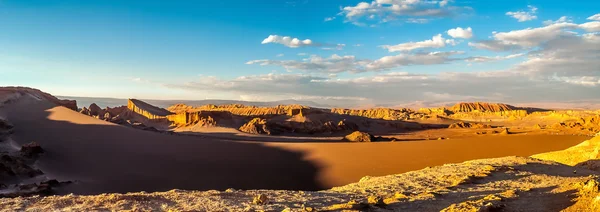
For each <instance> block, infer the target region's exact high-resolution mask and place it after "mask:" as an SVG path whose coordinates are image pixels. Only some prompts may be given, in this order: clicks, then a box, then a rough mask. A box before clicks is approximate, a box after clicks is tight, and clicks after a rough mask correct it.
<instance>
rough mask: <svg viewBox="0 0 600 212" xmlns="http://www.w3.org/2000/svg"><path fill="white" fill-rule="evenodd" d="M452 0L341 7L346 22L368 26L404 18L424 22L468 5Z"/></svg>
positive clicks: (456, 12) (378, 1)
mask: <svg viewBox="0 0 600 212" xmlns="http://www.w3.org/2000/svg"><path fill="white" fill-rule="evenodd" d="M450 2H452V1H448V0H441V1H421V0H375V1H371V2H370V3H369V2H360V3H358V4H356V5H355V6H346V7H343V8H341V12H340V13H339V14H338V15H343V16H344V17H345V19H346V20H345V21H346V22H350V23H352V24H355V25H357V26H369V25H372V24H367V22H370V23H386V22H392V21H396V20H404V21H405V22H408V23H426V22H428V21H429V20H430V19H432V18H442V17H454V16H457V15H459V14H460V13H461V12H462V11H468V10H470V8H469V7H456V6H450V5H449V3H450Z"/></svg>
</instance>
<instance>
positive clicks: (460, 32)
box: [447, 27, 473, 39]
mask: <svg viewBox="0 0 600 212" xmlns="http://www.w3.org/2000/svg"><path fill="white" fill-rule="evenodd" d="M447 33H448V35H449V36H450V37H453V38H464V39H469V38H471V37H473V29H471V27H467V28H466V29H463V28H460V27H456V28H455V29H450V30H448V31H447Z"/></svg>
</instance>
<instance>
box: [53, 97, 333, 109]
mask: <svg viewBox="0 0 600 212" xmlns="http://www.w3.org/2000/svg"><path fill="white" fill-rule="evenodd" d="M57 97H58V98H59V99H70V100H77V106H78V107H79V108H82V107H88V106H89V105H91V104H92V103H96V104H97V105H98V106H100V107H101V108H105V107H116V106H121V105H127V99H119V98H99V97H76V96H57ZM140 100H142V101H144V102H147V103H149V104H152V105H154V106H157V107H161V108H167V107H169V106H171V105H174V104H186V105H190V106H200V105H207V104H215V105H223V104H243V105H253V106H257V107H269V106H277V105H290V104H299V105H306V106H310V107H321V108H330V107H331V106H330V105H327V104H320V103H316V102H313V101H302V100H293V99H289V100H279V101H272V102H251V101H241V100H222V99H206V100H155V99H154V100H153V99H140Z"/></svg>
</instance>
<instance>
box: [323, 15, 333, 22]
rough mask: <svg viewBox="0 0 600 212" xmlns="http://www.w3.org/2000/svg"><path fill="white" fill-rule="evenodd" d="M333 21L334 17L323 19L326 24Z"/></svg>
mask: <svg viewBox="0 0 600 212" xmlns="http://www.w3.org/2000/svg"><path fill="white" fill-rule="evenodd" d="M333 20H335V16H334V17H327V18H325V22H327V21H333Z"/></svg>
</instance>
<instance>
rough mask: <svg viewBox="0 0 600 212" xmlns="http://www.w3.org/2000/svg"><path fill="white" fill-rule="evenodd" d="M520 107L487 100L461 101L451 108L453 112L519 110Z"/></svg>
mask: <svg viewBox="0 0 600 212" xmlns="http://www.w3.org/2000/svg"><path fill="white" fill-rule="evenodd" d="M517 109H518V108H517V107H515V106H512V105H507V104H502V103H487V102H471V103H466V102H461V103H458V104H456V105H454V106H452V107H451V108H450V110H451V111H453V112H473V111H479V112H503V111H511V110H517Z"/></svg>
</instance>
